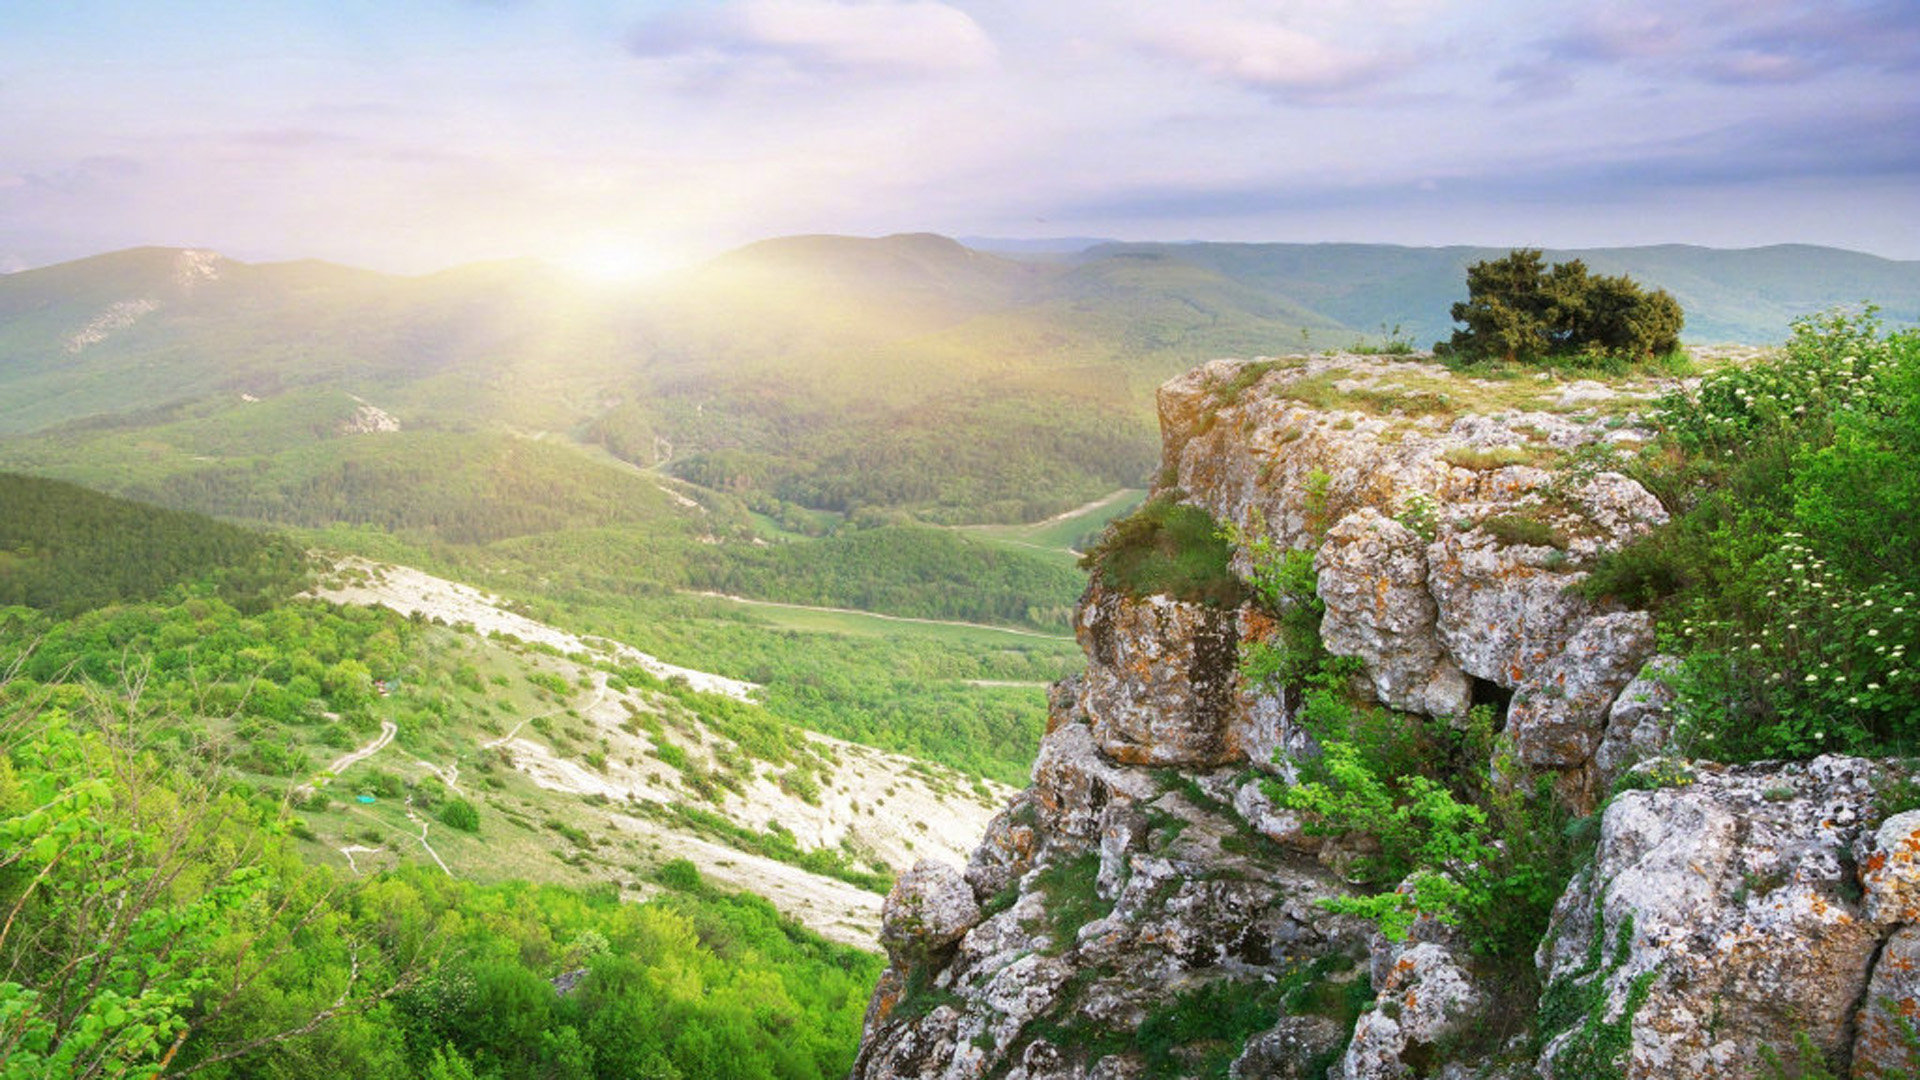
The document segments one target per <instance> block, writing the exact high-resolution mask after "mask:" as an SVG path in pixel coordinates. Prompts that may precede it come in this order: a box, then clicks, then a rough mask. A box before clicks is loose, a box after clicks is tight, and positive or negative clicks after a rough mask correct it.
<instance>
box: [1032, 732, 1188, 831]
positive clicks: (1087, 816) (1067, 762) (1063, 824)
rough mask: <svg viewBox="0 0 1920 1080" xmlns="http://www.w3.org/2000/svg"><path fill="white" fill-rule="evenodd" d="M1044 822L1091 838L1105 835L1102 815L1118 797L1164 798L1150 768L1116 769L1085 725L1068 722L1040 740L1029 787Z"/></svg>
mask: <svg viewBox="0 0 1920 1080" xmlns="http://www.w3.org/2000/svg"><path fill="white" fill-rule="evenodd" d="M1027 790H1028V792H1029V793H1030V795H1031V796H1032V799H1033V805H1034V808H1035V809H1036V811H1037V812H1038V816H1039V819H1040V820H1041V821H1042V822H1044V823H1045V827H1046V830H1047V831H1048V832H1051V833H1056V834H1063V835H1066V836H1071V837H1077V838H1081V839H1091V838H1093V837H1095V836H1098V835H1099V833H1100V813H1101V811H1103V810H1105V809H1106V807H1107V804H1108V803H1109V802H1112V801H1113V800H1114V799H1134V800H1138V799H1146V798H1151V797H1152V796H1153V795H1155V794H1158V791H1159V789H1158V788H1157V787H1156V786H1155V784H1154V782H1153V778H1152V776H1151V775H1150V774H1148V772H1147V771H1146V770H1144V769H1134V768H1129V767H1127V766H1124V765H1115V764H1114V763H1113V762H1111V761H1109V760H1107V759H1106V758H1105V757H1103V756H1102V755H1101V753H1100V750H1099V748H1098V747H1097V746H1095V745H1094V741H1093V732H1092V731H1091V730H1090V729H1089V728H1088V726H1087V725H1085V724H1064V725H1062V726H1060V727H1058V728H1055V729H1054V730H1053V731H1052V732H1051V733H1050V734H1048V735H1047V737H1046V738H1044V739H1041V740H1040V756H1039V757H1037V758H1035V759H1034V763H1033V786H1032V787H1030V788H1028V789H1027Z"/></svg>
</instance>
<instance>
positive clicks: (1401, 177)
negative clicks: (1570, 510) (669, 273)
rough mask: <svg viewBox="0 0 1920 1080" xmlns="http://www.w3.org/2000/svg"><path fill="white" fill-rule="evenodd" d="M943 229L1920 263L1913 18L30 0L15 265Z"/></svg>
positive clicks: (24, 4) (1346, 6)
mask: <svg viewBox="0 0 1920 1080" xmlns="http://www.w3.org/2000/svg"><path fill="white" fill-rule="evenodd" d="M918 231H930V232H939V233H944V234H947V235H953V236H975V237H979V236H991V237H1033V238H1038V237H1113V238H1122V239H1134V240H1230V241H1249V242H1265V241H1285V242H1318V241H1358V242H1382V243H1398V244H1409V245H1417V246H1432V245H1446V244H1483V245H1490V246H1520V245H1527V246H1543V247H1598V246H1622V245H1634V244H1652V243H1691V244H1704V245H1710V246H1715V247H1753V246H1759V245H1764V244H1774V243H1814V244H1828V245H1833V246H1837V247H1845V248H1851V249H1854V250H1858V251H1865V252H1870V253H1873V254H1877V255H1881V256H1885V257H1889V258H1897V259H1920V2H1916V0H1873V2H1847V0H1701V2H1692V3H1690V2H1687V0H1616V2H1599V3H1582V4H1574V3H1559V2H1554V0H1492V2H1469V0H1266V2H1254V0H1179V2H1177V3H1176V2H1173V0H1108V2H1102V0H702V2H664V0H568V2H562V0H304V2H293V0H236V2H231V3H222V2H212V0H209V2H194V0H171V2H162V0H144V2H136V0H5V2H4V3H3V4H0V270H16V269H21V268H25V267H30V266H39V265H46V264H49V263H53V262H59V261H63V260H66V259H71V258H77V257H81V256H85V255H89V254H95V253H99V252H103V251H109V250H115V249H119V248H124V247H131V246H136V245H142V244H161V245H172V246H189V247H203V248H211V249H214V250H217V251H220V252H222V253H224V254H226V255H229V256H232V257H235V258H240V259H245V260H248V261H269V260H281V259H295V258H309V257H313V258H324V259H329V260H332V261H336V262H342V263H347V264H351V265H357V266H365V267H370V268H374V269H380V270H387V271H392V272H400V273H424V272H430V271H433V270H438V269H442V268H445V267H449V266H454V265H458V264H462V263H466V262H471V261H476V260H486V259H500V258H514V257H520V256H533V257H538V258H544V259H548V260H552V261H556V262H560V263H563V264H566V265H570V266H574V267H576V268H578V269H581V270H583V271H587V272H596V273H603V274H608V275H616V274H622V273H639V272H646V271H649V270H655V269H660V268H666V267H671V266H678V265H685V264H688V263H691V262H694V261H697V260H700V259H703V258H707V257H710V256H712V255H715V254H718V253H719V252H721V251H724V250H726V249H728V248H730V247H734V246H738V245H741V244H744V243H748V242H751V241H754V240H758V239H763V238H767V237H772V236H780V235H790V234H796V233H842V234H852V235H883V234H887V233H893V232H918Z"/></svg>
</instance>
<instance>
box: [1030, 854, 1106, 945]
mask: <svg viewBox="0 0 1920 1080" xmlns="http://www.w3.org/2000/svg"><path fill="white" fill-rule="evenodd" d="M1099 878H1100V853H1099V852H1097V851H1090V852H1087V853H1086V854H1084V855H1080V856H1077V857H1075V858H1072V859H1066V860H1063V861H1060V862H1054V863H1049V864H1048V865H1047V866H1045V867H1043V868H1042V869H1041V870H1040V873H1039V874H1038V875H1037V876H1036V878H1035V879H1034V880H1035V887H1036V888H1037V889H1038V890H1039V891H1040V892H1041V893H1042V894H1043V895H1045V896H1046V898H1047V913H1048V918H1049V919H1050V920H1051V922H1050V926H1049V930H1050V933H1051V936H1052V941H1053V949H1052V952H1054V953H1056V954H1058V953H1062V952H1065V951H1066V950H1068V949H1070V948H1072V947H1073V943H1074V936H1075V935H1076V934H1078V933H1079V932H1080V928H1081V927H1083V926H1085V925H1087V924H1088V923H1090V922H1093V921H1095V920H1097V919H1104V918H1106V917H1107V915H1108V914H1109V913H1111V912H1112V911H1113V901H1111V900H1107V899H1104V898H1102V897H1101V895H1100V892H1099V888H1098V885H1099Z"/></svg>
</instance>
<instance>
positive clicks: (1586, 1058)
mask: <svg viewBox="0 0 1920 1080" xmlns="http://www.w3.org/2000/svg"><path fill="white" fill-rule="evenodd" d="M1604 946H1605V942H1604V941H1603V940H1602V931H1601V927H1600V922H1599V912H1598V910H1597V898H1596V911H1595V913H1594V930H1593V937H1592V938H1591V939H1589V940H1588V942H1587V956H1586V960H1585V962H1584V963H1582V965H1581V966H1580V968H1579V969H1577V970H1575V971H1572V972H1569V973H1568V974H1566V975H1563V976H1561V977H1560V978H1558V979H1555V980H1554V981H1553V982H1552V983H1550V984H1548V986H1547V987H1546V989H1545V990H1543V991H1542V992H1541V995H1540V1008H1539V1012H1538V1013H1537V1014H1536V1015H1535V1017H1534V1031H1535V1034H1536V1037H1537V1039H1538V1041H1539V1042H1541V1043H1542V1044H1544V1043H1545V1042H1546V1040H1548V1039H1551V1038H1553V1037H1554V1036H1556V1035H1559V1034H1560V1033H1562V1032H1566V1031H1571V1033H1572V1034H1571V1037H1570V1038H1568V1039H1567V1040H1566V1041H1565V1042H1564V1043H1563V1044H1562V1045H1561V1047H1560V1049H1559V1051H1558V1053H1557V1055H1556V1056H1555V1058H1554V1062H1555V1068H1556V1070H1563V1071H1565V1072H1566V1073H1567V1074H1568V1075H1570V1076H1582V1077H1592V1078H1594V1080H1618V1078H1619V1077H1621V1076H1623V1075H1625V1065H1626V1062H1625V1060H1624V1059H1625V1057H1626V1053H1627V1050H1628V1049H1629V1047H1630V1046H1631V1045H1632V1039H1633V1021H1634V1017H1636V1016H1637V1015H1639V1012H1640V1010H1641V1008H1642V1007H1643V1006H1645V1005H1646V1001H1647V995H1648V992H1649V991H1650V989H1651V988H1652V985H1653V979H1654V976H1655V975H1657V974H1658V972H1657V971H1645V972H1642V973H1640V974H1639V975H1637V976H1635V978H1634V980H1633V982H1632V984H1631V985H1629V987H1628V988H1627V995H1626V1000H1625V1001H1623V1002H1622V1003H1621V1009H1620V1012H1619V1014H1618V1015H1616V1016H1613V1017H1611V1018H1609V1017H1608V1015H1607V982H1608V980H1609V979H1611V978H1612V977H1613V975H1614V973H1615V972H1618V971H1619V970H1620V969H1621V968H1622V967H1624V966H1625V965H1626V962H1627V958H1628V956H1629V955H1630V954H1631V952H1632V948H1633V918H1632V916H1631V915H1628V916H1626V917H1623V918H1622V919H1621V920H1620V923H1619V926H1618V928H1617V929H1616V931H1615V933H1614V940H1613V949H1612V953H1611V955H1610V956H1605V957H1603V950H1604Z"/></svg>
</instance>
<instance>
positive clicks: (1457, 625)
mask: <svg viewBox="0 0 1920 1080" xmlns="http://www.w3.org/2000/svg"><path fill="white" fill-rule="evenodd" d="M1502 471H1505V470H1502ZM1551 550H1552V549H1551V548H1534V547H1526V546H1521V545H1516V546H1512V547H1506V546H1502V545H1500V544H1499V543H1496V542H1495V541H1494V539H1493V537H1491V536H1489V535H1487V534H1486V533H1485V532H1482V531H1481V530H1479V529H1474V530H1471V531H1468V532H1464V533H1463V532H1454V531H1451V530H1443V531H1442V532H1441V534H1440V538H1439V539H1438V540H1437V541H1435V542H1434V543H1433V544H1431V545H1429V546H1428V548H1427V581H1428V584H1429V587H1430V588H1431V589H1432V592H1433V598H1434V604H1435V607H1436V609H1437V614H1436V625H1437V626H1438V628H1439V632H1440V640H1441V641H1442V642H1443V643H1444V644H1445V645H1446V649H1447V653H1448V655H1450V656H1452V657H1453V659H1454V661H1455V662H1456V663H1458V664H1459V665H1460V667H1461V669H1462V670H1464V671H1465V672H1466V673H1467V674H1469V675H1473V676H1475V677H1478V678H1481V679H1485V680H1487V681H1489V682H1492V683H1496V684H1498V685H1500V686H1504V687H1507V688H1509V689H1511V688H1514V687H1518V686H1519V685H1520V684H1521V683H1523V682H1525V681H1526V679H1527V675H1528V674H1529V673H1530V672H1532V671H1535V670H1537V669H1539V668H1541V667H1543V666H1544V665H1545V664H1546V663H1547V662H1548V661H1549V660H1551V659H1553V658H1554V657H1556V656H1558V655H1559V653H1560V650H1561V648H1562V647H1564V646H1565V645H1566V643H1567V639H1569V638H1571V637H1572V636H1573V635H1574V632H1575V631H1576V630H1577V629H1578V628H1579V627H1580V626H1581V625H1582V624H1583V623H1584V622H1585V621H1586V620H1587V619H1588V618H1589V617H1591V616H1592V615H1593V613H1594V610H1593V604H1592V602H1591V601H1588V600H1584V599H1582V598H1580V597H1578V596H1575V595H1573V594H1572V593H1570V592H1568V591H1567V588H1566V586H1567V583H1568V581H1569V580H1570V578H1569V577H1568V575H1567V574H1564V573H1561V572H1558V571H1556V570H1553V569H1549V568H1548V567H1547V565H1546V564H1547V562H1548V559H1549V556H1548V554H1547V553H1548V552H1549V551H1551Z"/></svg>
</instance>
